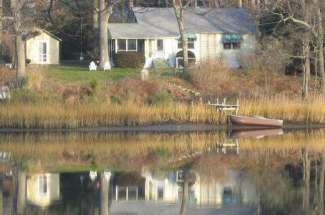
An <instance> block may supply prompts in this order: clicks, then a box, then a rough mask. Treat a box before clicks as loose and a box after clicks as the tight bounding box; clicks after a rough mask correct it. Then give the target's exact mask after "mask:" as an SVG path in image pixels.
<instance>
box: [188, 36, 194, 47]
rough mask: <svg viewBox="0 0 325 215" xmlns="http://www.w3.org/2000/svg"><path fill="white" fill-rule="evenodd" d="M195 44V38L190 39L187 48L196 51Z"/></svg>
mask: <svg viewBox="0 0 325 215" xmlns="http://www.w3.org/2000/svg"><path fill="white" fill-rule="evenodd" d="M194 42H195V39H193V38H189V39H188V40H187V48H189V49H194Z"/></svg>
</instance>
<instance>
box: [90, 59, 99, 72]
mask: <svg viewBox="0 0 325 215" xmlns="http://www.w3.org/2000/svg"><path fill="white" fill-rule="evenodd" d="M89 71H97V65H96V63H95V62H94V61H91V62H90V64H89Z"/></svg>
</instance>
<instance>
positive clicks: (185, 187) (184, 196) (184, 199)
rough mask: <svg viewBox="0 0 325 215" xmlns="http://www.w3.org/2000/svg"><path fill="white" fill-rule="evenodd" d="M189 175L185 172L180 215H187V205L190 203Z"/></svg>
mask: <svg viewBox="0 0 325 215" xmlns="http://www.w3.org/2000/svg"><path fill="white" fill-rule="evenodd" d="M188 179H189V177H188V173H187V171H184V182H183V193H182V202H181V210H180V212H179V214H180V215H185V214H186V205H187V201H188V193H189V189H188V187H189V181H188Z"/></svg>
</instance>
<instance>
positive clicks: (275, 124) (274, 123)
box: [229, 115, 283, 128]
mask: <svg viewBox="0 0 325 215" xmlns="http://www.w3.org/2000/svg"><path fill="white" fill-rule="evenodd" d="M229 120H230V123H231V124H232V125H237V126H247V127H250V126H254V127H263V128H282V127H283V120H277V119H267V118H263V117H247V116H234V115H231V116H229Z"/></svg>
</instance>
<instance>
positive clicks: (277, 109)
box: [0, 96, 325, 129]
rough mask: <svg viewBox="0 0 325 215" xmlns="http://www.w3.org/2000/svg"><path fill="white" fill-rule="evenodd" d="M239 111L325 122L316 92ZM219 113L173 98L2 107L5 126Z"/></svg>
mask: <svg viewBox="0 0 325 215" xmlns="http://www.w3.org/2000/svg"><path fill="white" fill-rule="evenodd" d="M240 101H241V103H240V105H241V108H240V115H245V116H255V115H259V116H264V117H269V118H277V119H283V120H284V121H285V122H286V123H300V124H322V123H325V99H324V98H323V97H321V96H314V97H312V98H310V99H308V100H302V99H300V98H290V97H288V96H274V97H262V98H261V97H259V98H255V99H254V98H250V99H242V100H240ZM225 118H226V117H225V115H223V116H222V117H221V118H220V119H219V117H218V113H217V111H216V110H215V109H214V108H213V107H210V106H208V105H206V104H204V103H196V104H186V103H180V102H168V103H166V104H164V103H163V104H157V105H148V104H136V103H132V102H124V103H122V104H118V103H112V102H85V103H78V104H65V103H60V102H48V101H46V102H36V103H26V104H24V103H22V102H12V103H4V104H1V105H0V127H1V128H24V129H31V128H38V129H55V128H71V129H73V128H98V127H109V126H139V125H157V124H166V123H173V124H182V123H194V124H195V123H207V124H217V123H225Z"/></svg>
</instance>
